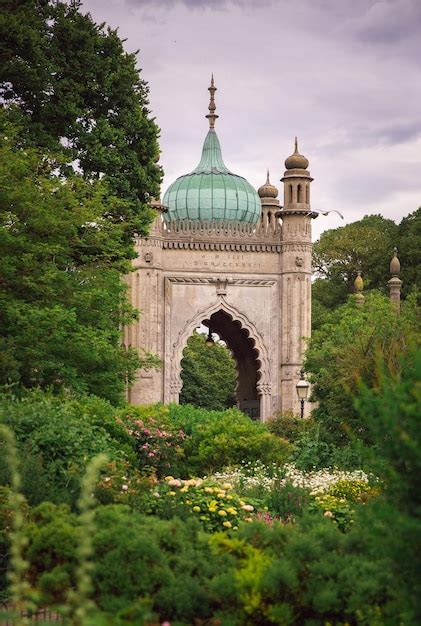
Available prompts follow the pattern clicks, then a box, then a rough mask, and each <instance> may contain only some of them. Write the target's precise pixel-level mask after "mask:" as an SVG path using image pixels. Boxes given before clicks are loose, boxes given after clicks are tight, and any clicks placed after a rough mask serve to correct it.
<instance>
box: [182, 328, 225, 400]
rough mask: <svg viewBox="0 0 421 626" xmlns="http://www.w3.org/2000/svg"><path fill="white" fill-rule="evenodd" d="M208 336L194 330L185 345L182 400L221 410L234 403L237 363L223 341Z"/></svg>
mask: <svg viewBox="0 0 421 626" xmlns="http://www.w3.org/2000/svg"><path fill="white" fill-rule="evenodd" d="M205 340H206V338H205V336H204V335H202V334H200V333H197V332H195V333H194V334H193V335H192V336H191V337H190V338H189V340H188V342H187V346H186V348H185V349H184V352H183V359H182V361H181V365H182V368H183V371H182V374H181V377H182V379H183V388H182V391H181V394H180V403H181V404H194V405H195V406H198V407H203V408H206V409H213V410H215V411H221V410H223V409H226V408H228V407H230V406H234V404H235V398H234V394H235V386H236V380H237V370H236V364H235V361H234V359H233V357H232V356H231V353H230V352H229V350H228V348H226V347H225V346H224V345H223V344H221V343H214V344H213V345H212V346H207V345H206V343H205Z"/></svg>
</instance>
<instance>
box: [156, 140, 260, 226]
mask: <svg viewBox="0 0 421 626" xmlns="http://www.w3.org/2000/svg"><path fill="white" fill-rule="evenodd" d="M163 204H164V205H165V206H166V207H167V208H168V212H167V213H165V215H164V219H165V220H166V221H171V220H177V219H178V220H183V219H189V220H201V221H204V220H229V221H233V220H234V221H238V222H251V223H256V222H257V221H258V220H259V217H260V210H261V203H260V198H259V196H258V194H257V192H256V190H255V189H254V188H253V187H252V186H251V185H250V183H249V182H247V180H246V179H245V178H243V177H242V176H238V175H237V174H233V173H232V172H230V170H229V169H228V168H227V166H226V165H225V163H224V161H223V159H222V154H221V146H220V144H219V140H218V136H217V134H216V132H215V130H214V129H213V128H211V129H210V130H209V132H208V134H207V136H206V139H205V143H204V145H203V151H202V158H201V159H200V163H199V165H198V166H197V167H196V168H195V169H194V170H193V171H192V172H191V173H190V174H185V175H184V176H180V177H179V178H177V180H175V181H174V182H173V183H172V185H170V186H169V188H168V189H167V191H166V192H165V194H164V198H163Z"/></svg>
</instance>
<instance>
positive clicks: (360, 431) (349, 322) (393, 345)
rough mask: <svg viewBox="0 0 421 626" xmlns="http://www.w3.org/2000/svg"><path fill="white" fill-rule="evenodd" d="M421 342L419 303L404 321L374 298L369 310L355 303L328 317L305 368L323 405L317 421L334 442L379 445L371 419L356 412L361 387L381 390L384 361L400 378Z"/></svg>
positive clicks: (407, 309) (406, 309) (405, 310)
mask: <svg viewBox="0 0 421 626" xmlns="http://www.w3.org/2000/svg"><path fill="white" fill-rule="evenodd" d="M420 336H421V335H420V319H419V312H418V309H417V306H416V303H415V297H410V298H408V299H407V300H406V301H405V302H404V303H403V306H402V312H401V314H400V315H397V314H396V312H395V310H394V308H393V306H392V304H391V303H390V301H389V299H388V298H386V297H384V296H381V295H380V294H378V293H372V294H369V295H368V296H367V297H366V301H365V303H364V306H363V307H357V306H356V305H355V302H354V300H353V299H351V300H350V301H349V302H347V303H346V304H344V305H343V306H341V307H339V308H337V309H336V310H334V311H332V312H330V313H329V314H328V315H327V316H326V318H325V321H324V324H323V325H322V326H321V327H320V328H319V329H318V330H316V331H315V332H314V333H313V335H312V338H311V340H310V344H309V348H308V350H307V352H306V360H305V368H306V370H307V371H308V372H310V380H311V383H312V385H313V388H312V391H313V399H314V400H315V401H316V402H317V407H316V409H315V410H314V411H313V416H314V418H315V419H316V420H317V421H319V422H320V423H321V424H322V426H323V430H324V432H325V433H326V434H327V435H328V439H329V440H330V441H331V442H333V443H336V444H339V445H343V444H346V443H348V442H349V440H350V439H353V438H355V437H357V438H358V439H361V440H362V441H364V442H365V443H367V444H372V443H373V437H372V434H371V431H370V430H369V429H368V426H367V424H366V422H365V419H364V418H362V417H361V415H360V414H359V413H358V412H357V410H356V409H355V408H354V398H355V397H357V396H358V393H359V391H358V389H359V385H360V384H361V383H364V384H366V385H367V386H368V387H369V388H370V389H372V388H375V387H376V386H377V384H378V380H377V362H378V358H379V357H382V358H383V359H384V361H385V363H386V367H387V371H388V372H389V374H390V375H392V374H396V373H397V372H399V371H400V368H401V357H402V355H403V354H405V353H407V351H408V349H409V347H410V346H411V345H412V344H415V345H419V338H420Z"/></svg>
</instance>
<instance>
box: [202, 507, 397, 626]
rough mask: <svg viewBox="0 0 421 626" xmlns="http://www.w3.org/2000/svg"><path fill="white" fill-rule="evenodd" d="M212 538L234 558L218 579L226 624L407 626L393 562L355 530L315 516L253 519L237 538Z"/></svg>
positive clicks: (221, 612) (220, 614)
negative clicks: (288, 521) (396, 596)
mask: <svg viewBox="0 0 421 626" xmlns="http://www.w3.org/2000/svg"><path fill="white" fill-rule="evenodd" d="M210 541H211V544H212V546H213V548H214V550H215V551H216V553H224V554H229V555H230V556H231V557H232V559H233V560H234V562H233V564H232V566H231V567H230V568H229V570H228V571H224V572H221V573H220V575H219V577H218V578H216V579H215V580H214V581H213V587H214V588H216V589H218V591H219V601H220V603H221V608H220V610H219V611H218V612H217V613H216V615H217V616H218V617H220V618H221V621H222V623H227V624H237V625H240V624H241V625H244V626H246V625H247V626H252V625H253V626H269V625H270V624H285V625H286V624H303V625H304V624H305V625H321V624H337V625H338V626H339V625H344V624H347V623H348V624H359V625H366V626H369V625H370V626H373V625H374V624H379V625H380V624H385V623H387V624H389V623H390V624H394V623H400V618H399V613H398V610H399V609H396V607H393V606H392V604H391V603H393V585H394V581H393V576H392V575H391V573H390V571H389V569H388V568H389V566H390V561H389V560H388V559H387V558H384V557H383V556H382V555H379V554H375V553H373V552H372V551H371V549H370V545H369V541H368V539H367V538H362V537H360V536H359V534H358V533H354V531H351V532H350V533H348V534H343V533H341V532H340V531H339V530H338V529H337V528H336V526H335V525H333V524H330V523H328V521H327V520H323V519H319V518H317V517H307V518H304V519H303V520H302V521H301V522H300V523H299V524H297V525H282V524H279V523H276V522H275V523H273V524H271V525H269V524H263V523H259V522H253V523H251V524H247V525H242V526H241V527H240V529H239V531H238V533H237V535H236V536H235V537H233V536H229V535H228V536H227V535H225V534H222V533H219V534H218V533H217V534H215V535H214V536H213V537H212V538H211V540H210ZM375 618H376V619H377V621H375Z"/></svg>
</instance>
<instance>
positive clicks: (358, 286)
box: [354, 271, 364, 293]
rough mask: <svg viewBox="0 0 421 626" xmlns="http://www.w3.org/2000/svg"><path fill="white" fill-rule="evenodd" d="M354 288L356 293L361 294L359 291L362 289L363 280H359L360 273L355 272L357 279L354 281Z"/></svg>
mask: <svg viewBox="0 0 421 626" xmlns="http://www.w3.org/2000/svg"><path fill="white" fill-rule="evenodd" d="M354 287H355V291H356V292H357V293H361V291H362V290H363V288H364V282H363V279H362V278H361V272H360V271H358V272H357V278H356V279H355V280H354Z"/></svg>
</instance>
